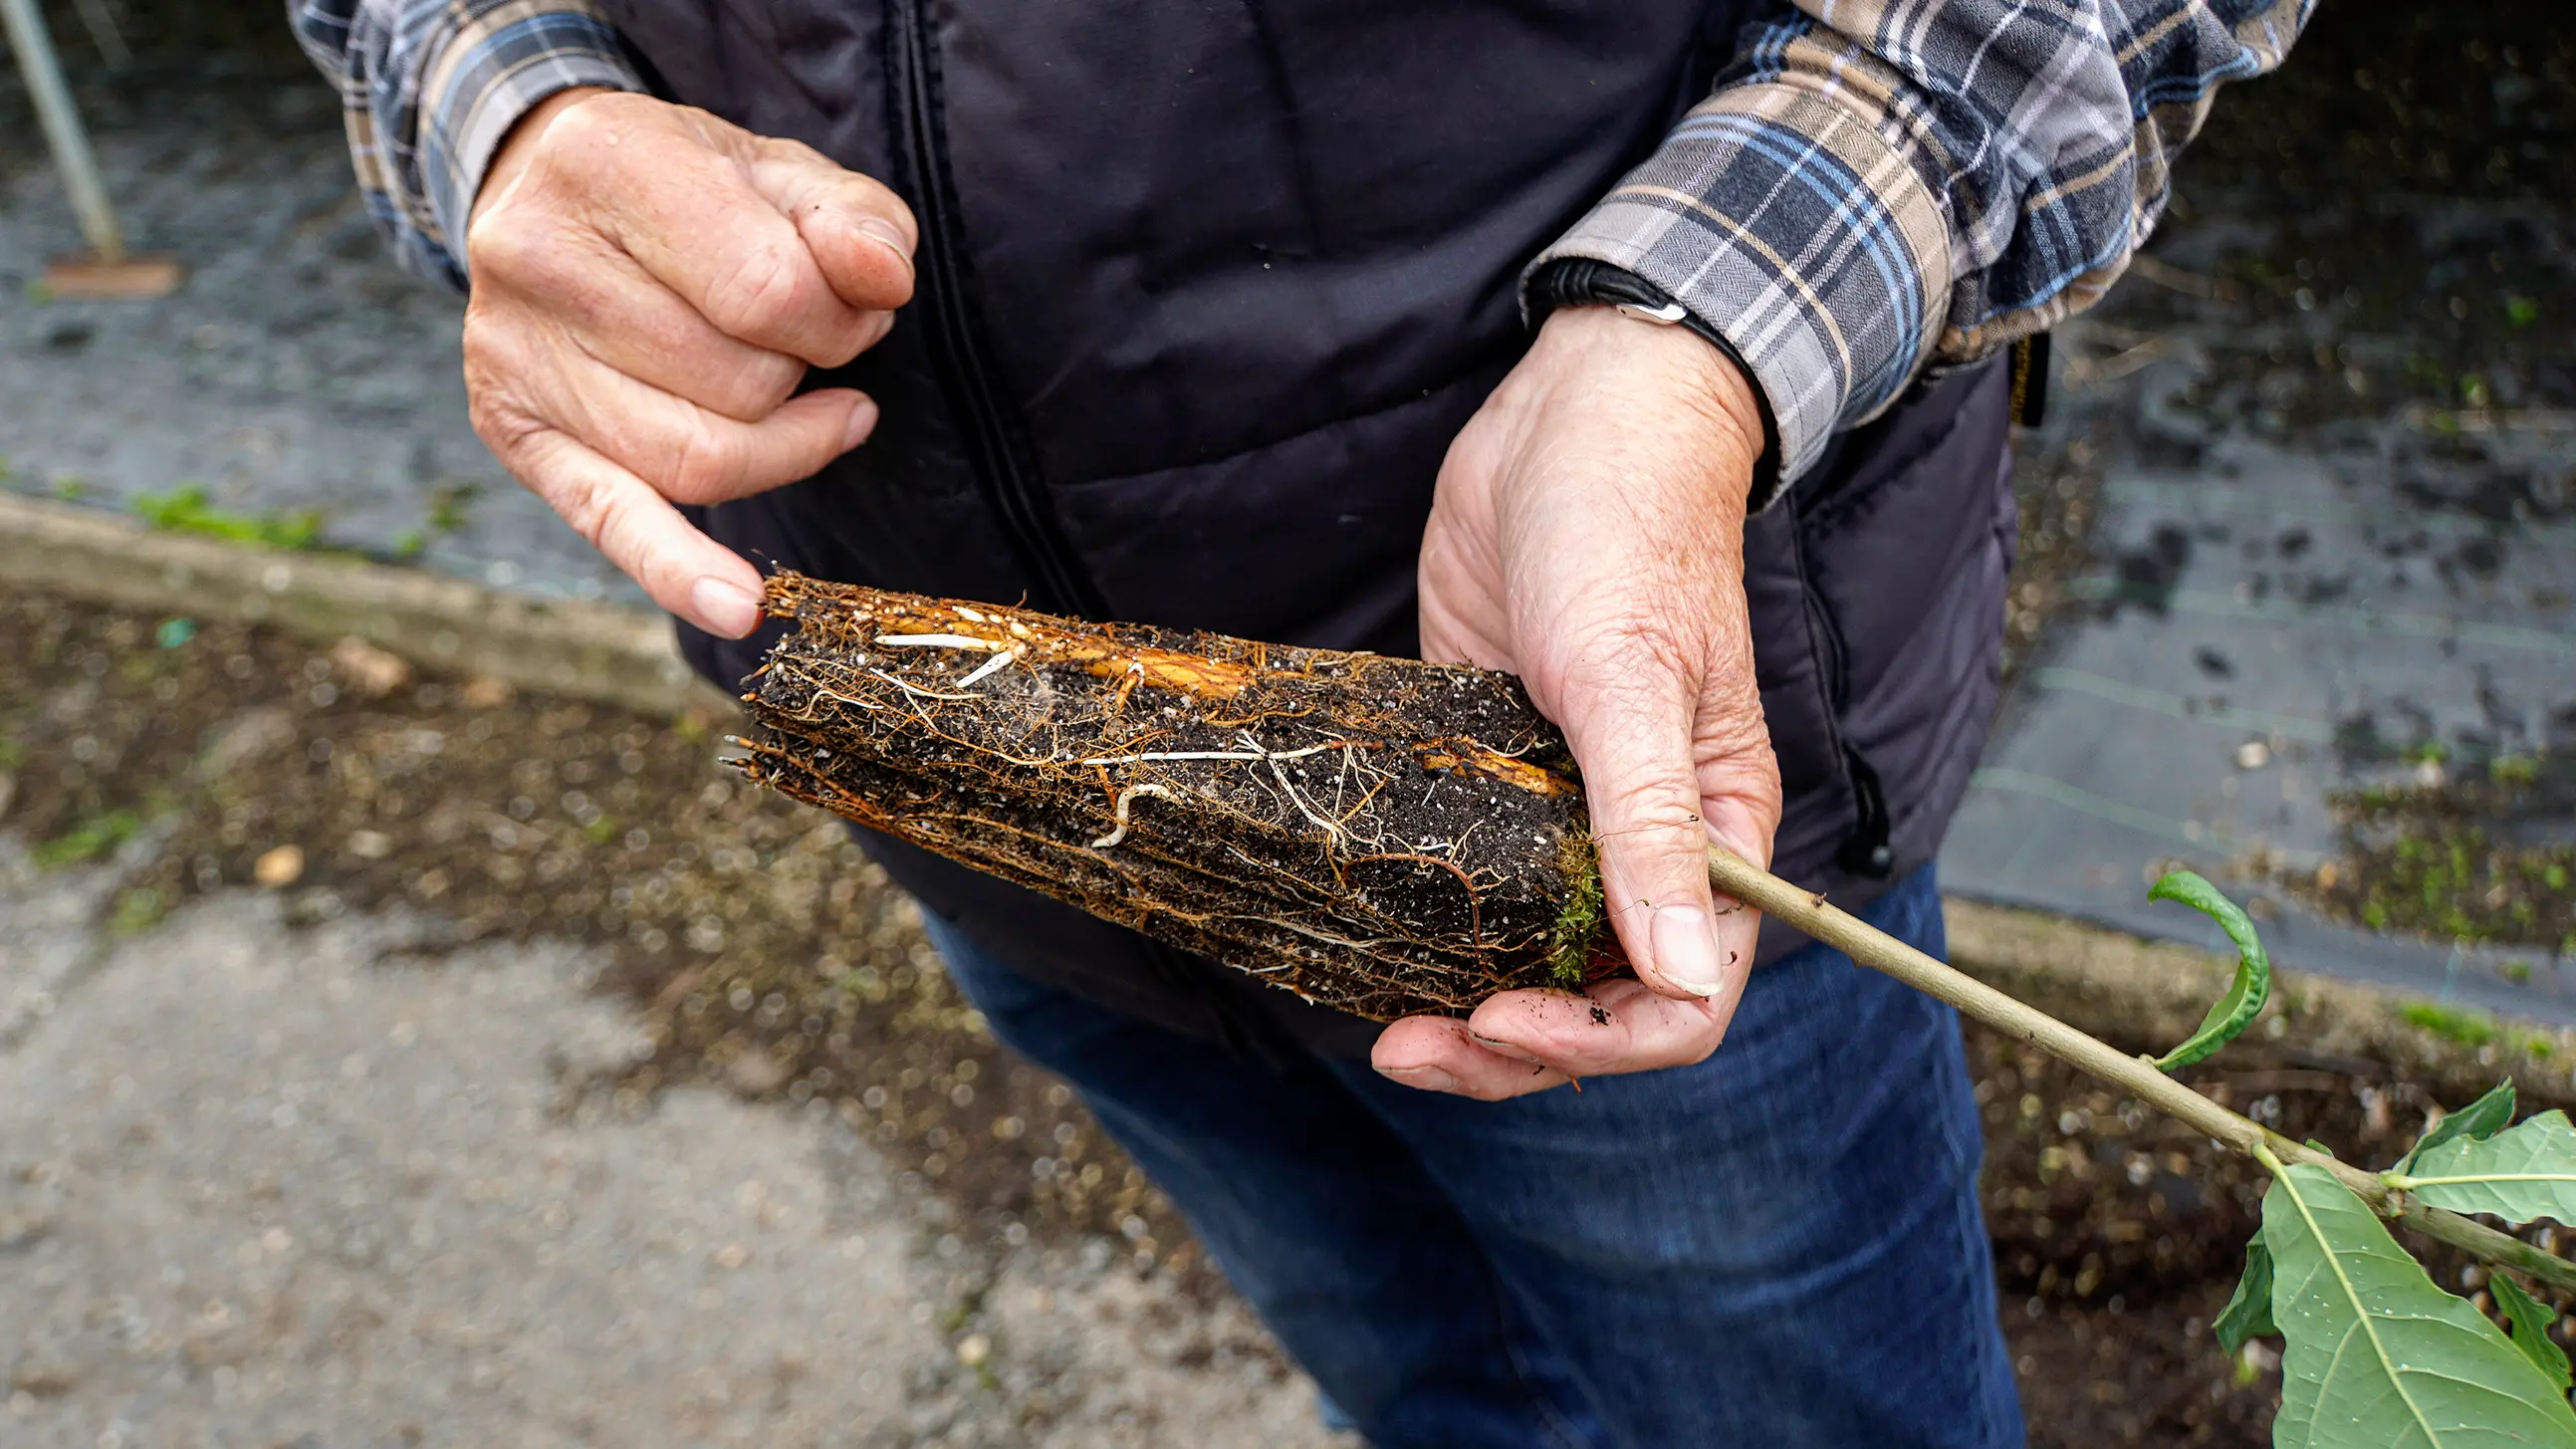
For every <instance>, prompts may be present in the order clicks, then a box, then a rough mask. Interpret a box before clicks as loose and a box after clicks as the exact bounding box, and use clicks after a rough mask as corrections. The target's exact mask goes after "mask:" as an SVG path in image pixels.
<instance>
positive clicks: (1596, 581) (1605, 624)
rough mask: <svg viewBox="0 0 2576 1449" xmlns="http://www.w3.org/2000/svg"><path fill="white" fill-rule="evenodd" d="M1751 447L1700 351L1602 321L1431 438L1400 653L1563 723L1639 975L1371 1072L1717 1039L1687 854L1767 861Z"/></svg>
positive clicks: (1755, 420) (1716, 912) (1716, 951)
mask: <svg viewBox="0 0 2576 1449" xmlns="http://www.w3.org/2000/svg"><path fill="white" fill-rule="evenodd" d="M1761 446H1762V431H1761V422H1760V417H1759V414H1758V413H1757V412H1756V410H1755V407H1754V402H1753V394H1752V391H1751V388H1750V386H1749V385H1748V384H1747V382H1746V381H1745V379H1744V377H1743V376H1742V374H1740V373H1739V372H1738V371H1737V370H1736V368H1735V367H1734V365H1733V364H1732V363H1730V362H1729V361H1727V360H1726V358H1725V357H1724V356H1723V355H1721V354H1720V353H1719V352H1718V351H1717V349H1715V348H1713V347H1711V346H1709V345H1708V343H1707V342H1705V341H1704V340H1702V339H1701V338H1699V337H1697V336H1694V335H1693V334H1691V333H1690V332H1689V331H1687V330H1685V329H1683V328H1680V327H1659V326H1656V325H1654V324H1652V323H1648V322H1642V321H1638V320H1634V319H1631V318H1628V317H1623V316H1621V315H1619V314H1618V313H1617V312H1615V311H1613V310H1611V309H1610V308H1606V307H1581V308H1571V309H1568V310H1565V311H1560V312H1558V313H1556V314H1554V315H1553V316H1551V317H1549V318H1548V320H1547V323H1546V325H1545V326H1543V327H1542V328H1541V329H1540V330H1539V336H1538V342H1537V345H1536V346H1535V347H1533V348H1532V349H1531V350H1530V353H1529V355H1528V356H1527V357H1526V358H1524V359H1523V360H1522V361H1521V364H1520V365H1519V366H1518V367H1516V368H1514V369H1513V370H1512V373H1511V375H1510V376H1509V377H1506V378H1505V379H1504V380H1503V384H1502V386H1501V387H1500V388H1498V389H1496V390H1495V392H1494V395H1493V397H1492V398H1490V399H1489V400H1487V402H1486V403H1485V406H1484V409H1483V410H1482V411H1481V412H1479V413H1477V415H1476V416H1475V418H1474V419H1473V420H1472V421H1470V422H1469V423H1468V424H1467V427H1466V429H1465V430H1464V431H1462V432H1461V433H1459V435H1458V440H1457V442H1455V443H1454V444H1452V445H1451V446H1450V449H1449V456H1448V459H1447V461H1446V462H1444V463H1443V464H1442V465H1441V469H1440V481H1439V486H1438V491H1437V493H1436V495H1435V496H1434V498H1433V501H1432V506H1431V522H1430V526H1429V528H1428V529H1427V531H1426V532H1425V533H1424V535H1423V541H1422V568H1421V586H1422V649H1423V654H1424V656H1425V657H1426V658H1431V659H1450V660H1464V661H1467V662H1469V663H1473V664H1478V665H1482V666H1484V667H1486V668H1490V669H1508V670H1510V671H1512V672H1513V673H1515V674H1518V675H1519V676H1520V677H1521V679H1522V681H1523V682H1524V683H1526V684H1527V685H1528V686H1529V692H1530V698H1531V700H1532V701H1533V702H1534V703H1536V704H1537V706H1538V707H1539V709H1540V710H1541V711H1542V712H1543V713H1545V714H1546V715H1547V717H1548V718H1550V719H1552V720H1554V721H1556V722H1557V724H1558V725H1559V726H1561V727H1562V728H1563V729H1564V731H1565V734H1566V739H1567V742H1568V743H1569V744H1570V745H1571V746H1572V747H1573V750H1574V757H1575V760H1576V762H1577V764H1579V765H1580V766H1581V767H1582V770H1583V780H1584V786H1585V793H1586V795H1587V797H1588V799H1589V802H1590V806H1591V812H1592V829H1593V833H1594V835H1595V837H1596V838H1597V839H1598V840H1599V842H1600V852H1601V874H1602V887H1603V890H1604V893H1605V895H1606V898H1607V900H1608V902H1609V906H1610V915H1611V919H1612V920H1613V921H1614V922H1615V924H1616V927H1617V930H1618V935H1619V943H1620V945H1621V946H1622V947H1624V948H1625V949H1626V951H1627V954H1628V959H1629V960H1630V961H1631V962H1632V963H1634V964H1635V966H1636V968H1637V976H1638V979H1637V980H1634V981H1630V980H1625V979H1621V980H1615V981H1605V982H1601V983H1599V984H1597V985H1595V986H1593V987H1592V988H1591V989H1590V991H1589V992H1588V993H1587V994H1586V995H1584V996H1576V995H1573V994H1571V993H1567V992H1562V991H1511V992H1505V993H1503V994H1502V995H1499V996H1496V997H1493V998H1492V999H1490V1000H1488V1001H1486V1002H1485V1003H1484V1004H1483V1005H1482V1006H1479V1007H1478V1008H1477V1009H1476V1011H1475V1014H1474V1015H1473V1016H1471V1017H1469V1018H1468V1019H1467V1020H1466V1021H1464V1022H1460V1021H1455V1020H1452V1019H1449V1018H1446V1017H1411V1018H1407V1019H1406V1020H1403V1021H1399V1022H1396V1023H1395V1024H1393V1025H1392V1026H1389V1027H1388V1028H1387V1029H1386V1031H1385V1032H1384V1033H1383V1034H1382V1035H1381V1036H1380V1037H1379V1038H1378V1042H1377V1049H1376V1051H1375V1053H1374V1054H1373V1060H1374V1062H1375V1064H1376V1066H1377V1069H1378V1070H1379V1071H1381V1072H1384V1073H1385V1074H1386V1075H1388V1076H1389V1077H1392V1078H1394V1079H1395V1080H1397V1081H1400V1082H1405V1083H1408V1084H1410V1085H1413V1086H1418V1087H1425V1088H1429V1089H1433V1090H1437V1091H1447V1092H1457V1093H1460V1094H1463V1095H1466V1096H1470V1097H1483V1098H1501V1097H1510V1096H1517V1095H1519V1094H1520V1093H1523V1092H1530V1091H1537V1090H1540V1089H1542V1088H1546V1087H1553V1086H1556V1085H1558V1084H1560V1083H1562V1082H1564V1081H1565V1080H1566V1079H1567V1078H1568V1077H1570V1076H1571V1077H1581V1076H1591V1075H1595V1074H1606V1073H1614V1072H1635V1071H1645V1070H1648V1069H1651V1068H1655V1067H1667V1066H1679V1065H1683V1064H1687V1063H1691V1062H1696V1061H1699V1060H1701V1059H1703V1058H1705V1057H1706V1056H1707V1055H1708V1054H1709V1053H1710V1052H1712V1051H1714V1050H1716V1049H1717V1043H1718V1040H1719V1038H1721V1037H1723V1036H1724V1035H1725V1034H1726V1023H1727V1019H1728V1018H1729V1017H1730V1016H1732V1015H1733V1014H1734V1011H1735V1003H1736V1000H1737V998H1738V997H1739V996H1740V995H1741V994H1742V992H1743V990H1744V980H1745V976H1746V974H1747V973H1748V972H1749V971H1750V970H1751V968H1752V964H1753V946H1754V933H1755V928H1756V925H1757V919H1756V917H1755V915H1754V913H1753V912H1752V911H1751V910H1748V909H1745V908H1743V907H1741V906H1738V905H1736V904H1735V903H1733V902H1720V901H1713V900H1712V899H1711V897H1710V894H1709V887H1708V874H1707V865H1706V856H1707V846H1708V842H1709V841H1711V840H1717V841H1720V842H1723V843H1724V844H1726V845H1727V846H1728V847H1730V848H1731V849H1733V850H1734V851H1735V852H1736V853H1738V854H1740V855H1743V856H1745V857H1746V858H1748V859H1750V860H1752V861H1754V862H1756V863H1757V864H1763V863H1768V862H1769V860H1770V858H1771V833H1772V831H1773V830H1774V829H1775V828H1776V827H1777V826H1778V824H1779V822H1780V772H1779V768H1778V765H1777V764H1776V762H1775V761H1774V760H1773V759H1772V755H1771V740H1770V735H1769V733H1768V732H1767V731H1766V729H1765V728H1764V726H1763V721H1762V699H1761V695H1760V693H1759V691H1758V690H1757V689H1756V688H1755V685H1754V679H1753V641H1752V637H1751V635H1750V633H1749V632H1748V630H1747V626H1746V621H1745V601H1744V503H1745V497H1746V495H1747V493H1748V492H1749V491H1750V488H1751V483H1752V473H1753V464H1754V460H1755V458H1756V457H1757V456H1758V454H1759V452H1760V450H1761ZM1605 1017H1606V1018H1607V1020H1606V1021H1605V1020H1603V1018H1605Z"/></svg>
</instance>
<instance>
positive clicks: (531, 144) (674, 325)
mask: <svg viewBox="0 0 2576 1449" xmlns="http://www.w3.org/2000/svg"><path fill="white" fill-rule="evenodd" d="M915 238H916V232H915V230H914V227H913V220H912V213H911V211H910V210H909V209H907V208H906V207H905V206H904V204H903V202H902V201H901V200H899V199H898V198H897V197H896V196H895V195H894V193H893V192H891V191H888V190H887V189H886V188H884V187H883V186H880V185H878V184H877V183H876V182H874V181H871V180H869V179H868V178H866V177H864V176H860V175H856V174H854V173H852V172H849V171H845V170H843V169H841V168H840V167H838V166H836V165H834V164H832V163H831V162H830V161H828V160H826V159H824V157H823V156H822V155H821V154H819V153H817V152H816V151H814V150H813V149H812V148H810V147H807V146H801V145H798V144H797V143H795V142H792V141H778V140H771V139H768V138H766V137H761V136H755V135H752V134H751V133H750V132H748V131H744V130H742V129H741V128H739V127H736V126H731V125H728V124H726V123H725V122H723V121H720V120H717V119H716V118H715V117H713V116H710V115H708V114H707V113H706V112H704V111H697V110H691V109H688V108H685V107H681V106H674V105H669V104H667V103H665V102H662V101H657V100H653V99H650V98H648V97H644V96H633V95H625V94H622V93H619V92H614V91H601V90H596V89H576V90H569V91H564V92H561V93H559V94H557V95H554V96H551V97H549V98H547V99H546V100H545V101H544V102H542V103H541V104H539V105H538V106H537V107H536V108H535V109H534V110H532V111H530V112H529V113H528V114H527V116H526V117H524V118H523V119H522V120H521V121H520V122H519V124H518V126H517V128H516V129H514V130H513V131H512V132H511V133H510V136H509V139H508V140H506V141H505V142H503V143H502V148H501V150H500V152H499V154H498V155H496V156H495V157H494V158H493V162H492V168H491V170H490V172H489V173H487V174H486V176H485V178H484V181H483V189H482V191H481V192H480V193H479V194H478V195H477V197H476V199H475V203H474V214H473V219H472V221H471V223H470V224H469V225H468V227H467V228H466V234H465V255H466V265H467V268H468V270H469V271H470V272H471V273H472V275H473V280H474V292H473V301H472V305H471V306H469V307H468V308H467V309H466V313H465V385H466V390H467V395H468V399H469V402H470V405H471V410H472V414H473V419H474V430H475V432H477V433H479V434H481V435H482V438H483V441H484V442H485V443H486V444H488V445H490V447H491V449H492V451H493V453H494V454H495V455H496V456H498V457H499V458H500V460H501V462H502V464H503V465H504V466H506V467H507V468H509V470H510V471H511V472H512V473H514V474H516V475H517V476H518V479H519V481H520V482H522V483H525V484H527V485H528V487H530V488H532V489H534V490H536V492H537V493H538V495H539V496H541V497H543V498H544V499H545V500H546V502H547V503H548V504H549V505H550V506H552V507H553V509H554V510H555V512H557V513H560V514H562V515H563V516H564V518H565V519H566V520H567V521H569V522H570V523H571V524H572V526H573V527H575V528H577V529H579V530H581V532H582V535H583V536H584V537H586V538H588V539H589V540H590V541H591V543H592V544H594V545H596V546H597V547H598V549H599V551H600V552H601V553H604V554H606V555H607V556H608V558H609V561H610V562H612V563H614V564H616V565H617V566H618V567H619V568H621V569H623V570H625V571H626V573H627V574H628V576H630V577H632V578H633V579H634V580H635V581H636V582H637V583H639V584H642V585H643V586H644V591H645V592H646V593H649V594H651V595H652V596H653V599H654V602H656V603H658V604H660V605H661V606H662V607H663V608H665V609H668V610H670V611H671V612H672V613H674V614H678V615H679V616H681V617H682V618H684V619H687V620H688V621H689V622H691V623H693V624H695V625H697V626H698V627H699V628H702V629H705V630H707V631H709V632H710V633H714V634H720V635H723V636H726V637H728V638H740V637H742V636H743V635H745V634H748V633H750V632H751V631H752V629H753V628H754V627H755V626H757V625H758V624H759V622H760V573H759V571H758V570H756V569H754V568H753V567H752V566H751V565H750V564H749V563H747V562H745V561H744V560H743V559H741V558H739V557H737V556H736V555H735V554H733V553H732V552H730V551H729V550H727V549H725V548H723V547H722V546H720V545H718V544H717V543H716V542H715V541H714V540H713V539H710V538H708V537H707V536H706V535H705V534H703V533H700V532H699V531H698V530H696V529H695V528H692V527H690V526H689V524H688V522H687V521H686V520H685V519H683V518H681V517H680V515H679V514H678V512H676V511H675V510H674V509H673V508H672V507H671V504H672V503H673V502H678V503H717V502H721V501H723V500H726V499H730V498H740V497H743V496H745V495H747V494H752V493H758V492H761V491H763V490H765V489H770V488H775V487H778V486H779V485H781V484H784V483H792V482H795V481H796V480H798V479H800V478H805V477H808V476H810V475H812V474H813V473H815V472H816V471H818V470H819V469H821V468H822V467H823V465H824V464H826V463H829V462H831V461H832V460H833V459H834V458H837V457H839V456H840V455H841V454H843V453H845V452H847V451H849V450H850V449H851V448H853V447H856V446H857V445H858V443H859V440H860V439H862V438H865V437H866V436H867V435H868V432H869V430H870V429H871V428H873V427H874V426H875V425H876V417H877V411H876V404H875V403H873V402H871V401H869V400H868V398H867V397H865V396H864V395H862V394H860V393H857V392H854V391H852V390H850V389H848V388H831V389H824V390H821V391H816V392H809V393H806V394H804V395H803V396H801V397H799V396H795V395H794V394H795V391H796V386H797V384H798V383H799V382H800V381H802V380H803V378H804V376H805V369H806V368H807V367H809V366H812V367H838V366H840V365H842V364H843V363H846V362H848V361H849V360H850V359H851V358H853V357H856V356H858V355H859V353H860V352H862V351H864V350H865V349H866V348H868V347H869V346H871V345H873V344H874V343H875V342H876V341H877V340H878V339H879V338H881V337H883V336H885V334H886V329H887V328H889V327H891V326H893V325H894V311H893V309H894V308H896V307H898V306H901V305H902V304H903V303H904V302H905V301H906V300H907V299H909V298H910V297H911V295H912V250H913V245H914V242H915Z"/></svg>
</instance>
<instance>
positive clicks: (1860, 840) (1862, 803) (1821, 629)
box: [1798, 543, 1896, 880]
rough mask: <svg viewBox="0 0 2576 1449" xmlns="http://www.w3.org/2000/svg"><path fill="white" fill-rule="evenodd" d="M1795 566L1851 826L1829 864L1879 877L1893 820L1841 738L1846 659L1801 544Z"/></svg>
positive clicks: (1874, 780) (1873, 780)
mask: <svg viewBox="0 0 2576 1449" xmlns="http://www.w3.org/2000/svg"><path fill="white" fill-rule="evenodd" d="M1798 570H1799V575H1800V577H1799V587H1800V588H1801V589H1802V590H1803V591H1804V593H1805V595H1806V602H1807V631H1808V632H1809V633H1810V634H1812V635H1814V636H1815V641H1816V652H1817V654H1818V655H1819V656H1820V657H1819V658H1818V660H1817V666H1818V667H1819V668H1820V669H1821V670H1823V672H1824V676H1825V726H1826V729H1827V730H1828V732H1829V733H1830V734H1831V735H1832V737H1833V743H1834V747H1835V748H1836V750H1838V751H1839V752H1840V753H1841V755H1842V762H1843V778H1844V779H1845V780H1846V781H1848V782H1849V783H1850V785H1851V792H1852V814H1853V817H1854V818H1853V821H1852V830H1851V833H1850V834H1849V835H1846V836H1844V837H1843V842H1842V844H1841V846H1840V847H1838V848H1837V849H1836V850H1835V851H1834V864H1835V865H1837V866H1840V867H1841V868H1842V869H1843V871H1844V873H1846V874H1849V875H1856V876H1863V877H1866V878H1868V879H1871V880H1885V879H1886V878H1887V876H1888V873H1889V872H1890V871H1892V870H1893V869H1895V866H1896V850H1895V847H1894V846H1893V844H1891V841H1890V837H1891V836H1892V834H1893V832H1894V822H1893V821H1891V820H1889V819H1888V815H1887V791H1886V788H1885V787H1884V786H1882V785H1881V784H1880V783H1879V779H1878V771H1877V770H1875V769H1873V768H1872V767H1871V766H1870V763H1869V761H1868V760H1866V759H1863V758H1862V757H1861V753H1860V751H1859V750H1857V749H1854V748H1853V747H1852V743H1851V741H1850V740H1848V739H1845V738H1844V737H1843V727H1842V714H1843V710H1844V709H1846V708H1847V707H1849V706H1850V704H1851V674H1850V663H1849V660H1848V658H1847V656H1846V654H1845V646H1844V644H1843V632H1842V626H1841V625H1839V624H1837V623H1836V622H1835V621H1834V616H1833V611H1832V610H1830V609H1827V608H1826V607H1825V601H1824V600H1823V599H1822V598H1820V597H1818V596H1817V594H1816V590H1815V586H1814V584H1813V583H1812V582H1810V581H1808V580H1807V578H1806V577H1805V574H1806V557H1805V548H1804V544H1803V543H1801V544H1800V545H1799V560H1798Z"/></svg>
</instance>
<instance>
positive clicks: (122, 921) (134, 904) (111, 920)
mask: <svg viewBox="0 0 2576 1449" xmlns="http://www.w3.org/2000/svg"><path fill="white" fill-rule="evenodd" d="M169 913H170V907H169V903H168V902H166V901H164V900H162V899H161V893H160V892H159V891H156V890H154V889H153V888H152V887H150V886H136V887H133V888H132V889H130V890H122V891H118V892H117V893H116V904H115V905H114V906H113V907H111V908H110V909H109V911H108V914H107V929H108V933H109V934H110V935H113V936H118V937H125V936H140V935H142V934H143V933H144V932H146V931H148V930H151V929H152V928H153V927H154V926H157V925H159V924H161V918H162V917H163V916H166V915H168V914H169Z"/></svg>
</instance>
